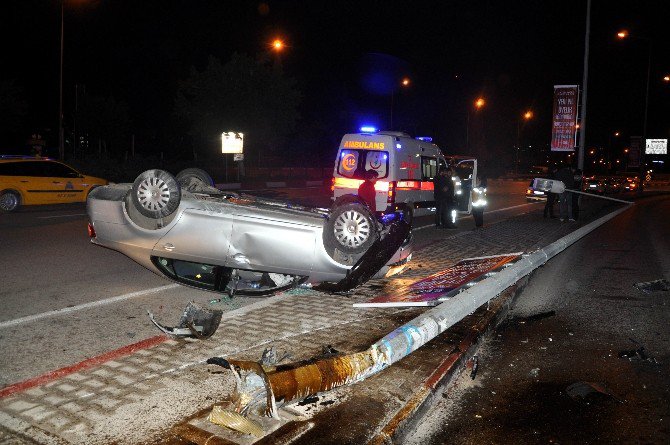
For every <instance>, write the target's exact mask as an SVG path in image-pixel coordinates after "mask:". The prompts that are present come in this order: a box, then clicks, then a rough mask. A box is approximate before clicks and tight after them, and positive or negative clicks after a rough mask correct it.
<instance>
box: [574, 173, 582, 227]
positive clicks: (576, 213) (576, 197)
mask: <svg viewBox="0 0 670 445" xmlns="http://www.w3.org/2000/svg"><path fill="white" fill-rule="evenodd" d="M582 179H583V176H582V170H581V169H579V168H578V169H577V170H575V185H574V187H573V190H579V191H581V190H582ZM581 199H582V195H578V194H577V193H572V217H573V218H574V220H575V221H576V220H577V219H579V201H580V200H581Z"/></svg>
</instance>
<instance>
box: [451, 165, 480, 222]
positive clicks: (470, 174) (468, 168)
mask: <svg viewBox="0 0 670 445" xmlns="http://www.w3.org/2000/svg"><path fill="white" fill-rule="evenodd" d="M454 168H455V170H456V175H457V176H458V178H459V179H460V182H461V185H460V190H461V193H460V195H458V196H456V203H457V207H458V211H459V212H461V213H470V212H471V210H472V188H473V186H474V183H475V181H476V178H477V160H476V159H464V160H462V161H458V162H457V163H456V165H454Z"/></svg>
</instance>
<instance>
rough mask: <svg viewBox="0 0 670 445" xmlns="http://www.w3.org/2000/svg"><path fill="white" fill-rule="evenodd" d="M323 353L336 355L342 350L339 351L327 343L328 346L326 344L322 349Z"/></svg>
mask: <svg viewBox="0 0 670 445" xmlns="http://www.w3.org/2000/svg"><path fill="white" fill-rule="evenodd" d="M321 353H322V354H323V355H324V356H328V355H336V354H339V353H340V351H338V350H337V349H335V348H333V347H332V346H331V345H326V346H324V347H323V349H322V350H321Z"/></svg>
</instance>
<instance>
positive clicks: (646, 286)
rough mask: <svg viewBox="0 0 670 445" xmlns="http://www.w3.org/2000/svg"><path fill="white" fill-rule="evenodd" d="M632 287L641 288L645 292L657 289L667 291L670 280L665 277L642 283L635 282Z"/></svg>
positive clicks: (669, 286) (669, 287)
mask: <svg viewBox="0 0 670 445" xmlns="http://www.w3.org/2000/svg"><path fill="white" fill-rule="evenodd" d="M634 287H636V288H637V289H639V290H641V291H642V292H644V293H645V294H649V293H651V292H657V291H663V292H667V291H669V290H670V281H668V280H665V279H661V280H654V281H645V282H642V283H635V285H634Z"/></svg>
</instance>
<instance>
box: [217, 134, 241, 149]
mask: <svg viewBox="0 0 670 445" xmlns="http://www.w3.org/2000/svg"><path fill="white" fill-rule="evenodd" d="M243 145H244V135H243V134H242V133H235V132H234V131H224V132H223V133H221V153H242V148H243Z"/></svg>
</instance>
